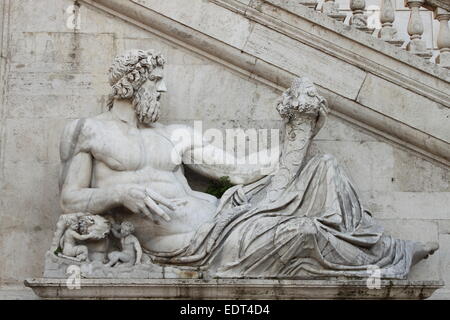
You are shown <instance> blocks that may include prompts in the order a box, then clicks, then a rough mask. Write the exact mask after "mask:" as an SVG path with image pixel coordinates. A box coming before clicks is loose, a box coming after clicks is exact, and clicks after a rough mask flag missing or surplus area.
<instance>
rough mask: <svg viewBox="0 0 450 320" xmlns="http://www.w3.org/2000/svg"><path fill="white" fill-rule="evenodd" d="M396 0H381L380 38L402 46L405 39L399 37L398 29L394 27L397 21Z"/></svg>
mask: <svg viewBox="0 0 450 320" xmlns="http://www.w3.org/2000/svg"><path fill="white" fill-rule="evenodd" d="M394 1H395V0H381V8H380V22H381V30H380V32H379V33H378V38H380V39H381V40H384V41H386V42H389V43H391V44H393V45H395V46H397V47H401V46H402V45H403V43H404V41H403V40H400V39H398V37H397V29H395V28H394V21H395V8H394V3H395V2H394Z"/></svg>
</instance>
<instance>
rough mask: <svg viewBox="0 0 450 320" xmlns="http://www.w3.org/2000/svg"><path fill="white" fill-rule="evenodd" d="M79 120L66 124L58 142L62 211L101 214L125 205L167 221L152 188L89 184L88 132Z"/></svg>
mask: <svg viewBox="0 0 450 320" xmlns="http://www.w3.org/2000/svg"><path fill="white" fill-rule="evenodd" d="M79 121H81V120H77V121H74V122H72V123H69V124H68V125H67V126H66V128H65V130H64V133H63V136H62V140H61V145H60V149H61V150H60V151H61V161H62V163H63V171H62V173H61V207H62V209H63V211H64V213H72V212H88V213H91V214H103V213H105V212H106V211H108V210H109V209H112V208H115V207H119V206H124V207H126V208H128V209H129V210H130V211H131V212H133V213H137V214H144V215H146V216H147V217H149V218H150V219H152V215H153V214H156V215H159V216H161V217H162V218H163V219H165V220H167V221H170V217H169V216H168V215H167V213H166V212H164V210H163V209H161V208H160V207H159V206H158V205H157V204H156V203H155V200H153V197H151V195H153V196H155V195H154V193H155V192H152V191H151V190H146V187H145V186H142V185H135V184H116V185H114V186H111V187H102V188H92V187H91V179H92V167H93V157H92V155H91V153H90V147H89V137H88V135H89V133H87V134H85V133H84V130H83V129H81V130H80V125H79ZM88 121H89V120H88ZM88 121H86V123H85V124H84V127H86V126H87V127H88V128H89V126H90V125H91V124H89V123H88ZM93 127H94V129H92V128H90V129H89V130H86V131H87V132H92V131H94V130H95V126H93ZM160 198H162V197H160ZM158 199H159V198H158ZM159 200H161V199H159ZM169 206H170V204H169Z"/></svg>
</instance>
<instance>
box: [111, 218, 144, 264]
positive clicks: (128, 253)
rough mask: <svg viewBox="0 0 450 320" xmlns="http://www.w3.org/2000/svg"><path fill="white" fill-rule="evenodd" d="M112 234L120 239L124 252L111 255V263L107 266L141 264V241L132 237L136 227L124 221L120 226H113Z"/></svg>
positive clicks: (114, 252) (115, 252)
mask: <svg viewBox="0 0 450 320" xmlns="http://www.w3.org/2000/svg"><path fill="white" fill-rule="evenodd" d="M111 232H112V234H113V235H114V236H115V237H116V238H119V239H120V244H121V246H122V250H121V251H113V252H111V253H109V254H108V259H109V262H108V263H107V264H106V265H107V266H108V267H114V266H117V265H120V264H121V265H129V266H132V265H135V264H139V263H141V258H142V248H141V245H140V243H139V240H138V239H137V238H136V237H135V236H133V235H132V233H133V232H134V225H133V224H132V223H130V222H127V221H124V222H122V224H121V225H120V226H119V225H113V227H112V228H111Z"/></svg>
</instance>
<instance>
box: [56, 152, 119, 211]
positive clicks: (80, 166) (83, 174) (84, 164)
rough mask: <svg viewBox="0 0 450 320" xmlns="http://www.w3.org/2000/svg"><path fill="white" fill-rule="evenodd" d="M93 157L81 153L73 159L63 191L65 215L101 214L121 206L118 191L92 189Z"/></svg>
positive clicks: (62, 202)
mask: <svg viewBox="0 0 450 320" xmlns="http://www.w3.org/2000/svg"><path fill="white" fill-rule="evenodd" d="M91 175H92V156H91V155H90V154H88V153H85V152H79V153H77V154H76V155H74V156H73V157H72V159H71V162H70V164H69V167H68V169H67V173H66V176H65V179H64V182H63V185H62V189H61V207H62V209H63V211H64V212H65V213H70V212H80V211H81V212H89V213H92V214H101V213H104V212H105V211H107V210H109V209H111V208H114V207H117V206H119V205H120V200H119V199H120V196H119V192H118V190H115V189H114V188H90V184H91Z"/></svg>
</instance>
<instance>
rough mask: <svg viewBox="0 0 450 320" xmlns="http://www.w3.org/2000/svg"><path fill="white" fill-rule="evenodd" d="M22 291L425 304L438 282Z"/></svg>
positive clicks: (182, 282)
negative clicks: (375, 286) (411, 301)
mask: <svg viewBox="0 0 450 320" xmlns="http://www.w3.org/2000/svg"><path fill="white" fill-rule="evenodd" d="M25 285H26V286H27V287H30V288H32V289H33V291H34V292H35V293H36V294H37V295H38V296H40V297H42V298H50V299H55V298H56V299H123V298H128V299H426V298H428V297H430V296H431V294H432V293H433V292H434V291H435V290H437V289H439V288H441V287H442V286H443V283H442V282H440V281H407V280H395V281H388V280H383V281H381V286H380V287H381V288H380V289H369V288H368V287H367V283H366V280H347V281H345V280H258V279H220V280H198V279H195V280H194V279H173V280H171V279H150V280H149V279H146V280H136V279H135V280H133V279H128V280H125V279H114V280H113V279H82V280H81V284H80V286H81V289H69V288H68V287H67V286H66V280H65V279H28V280H25Z"/></svg>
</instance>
